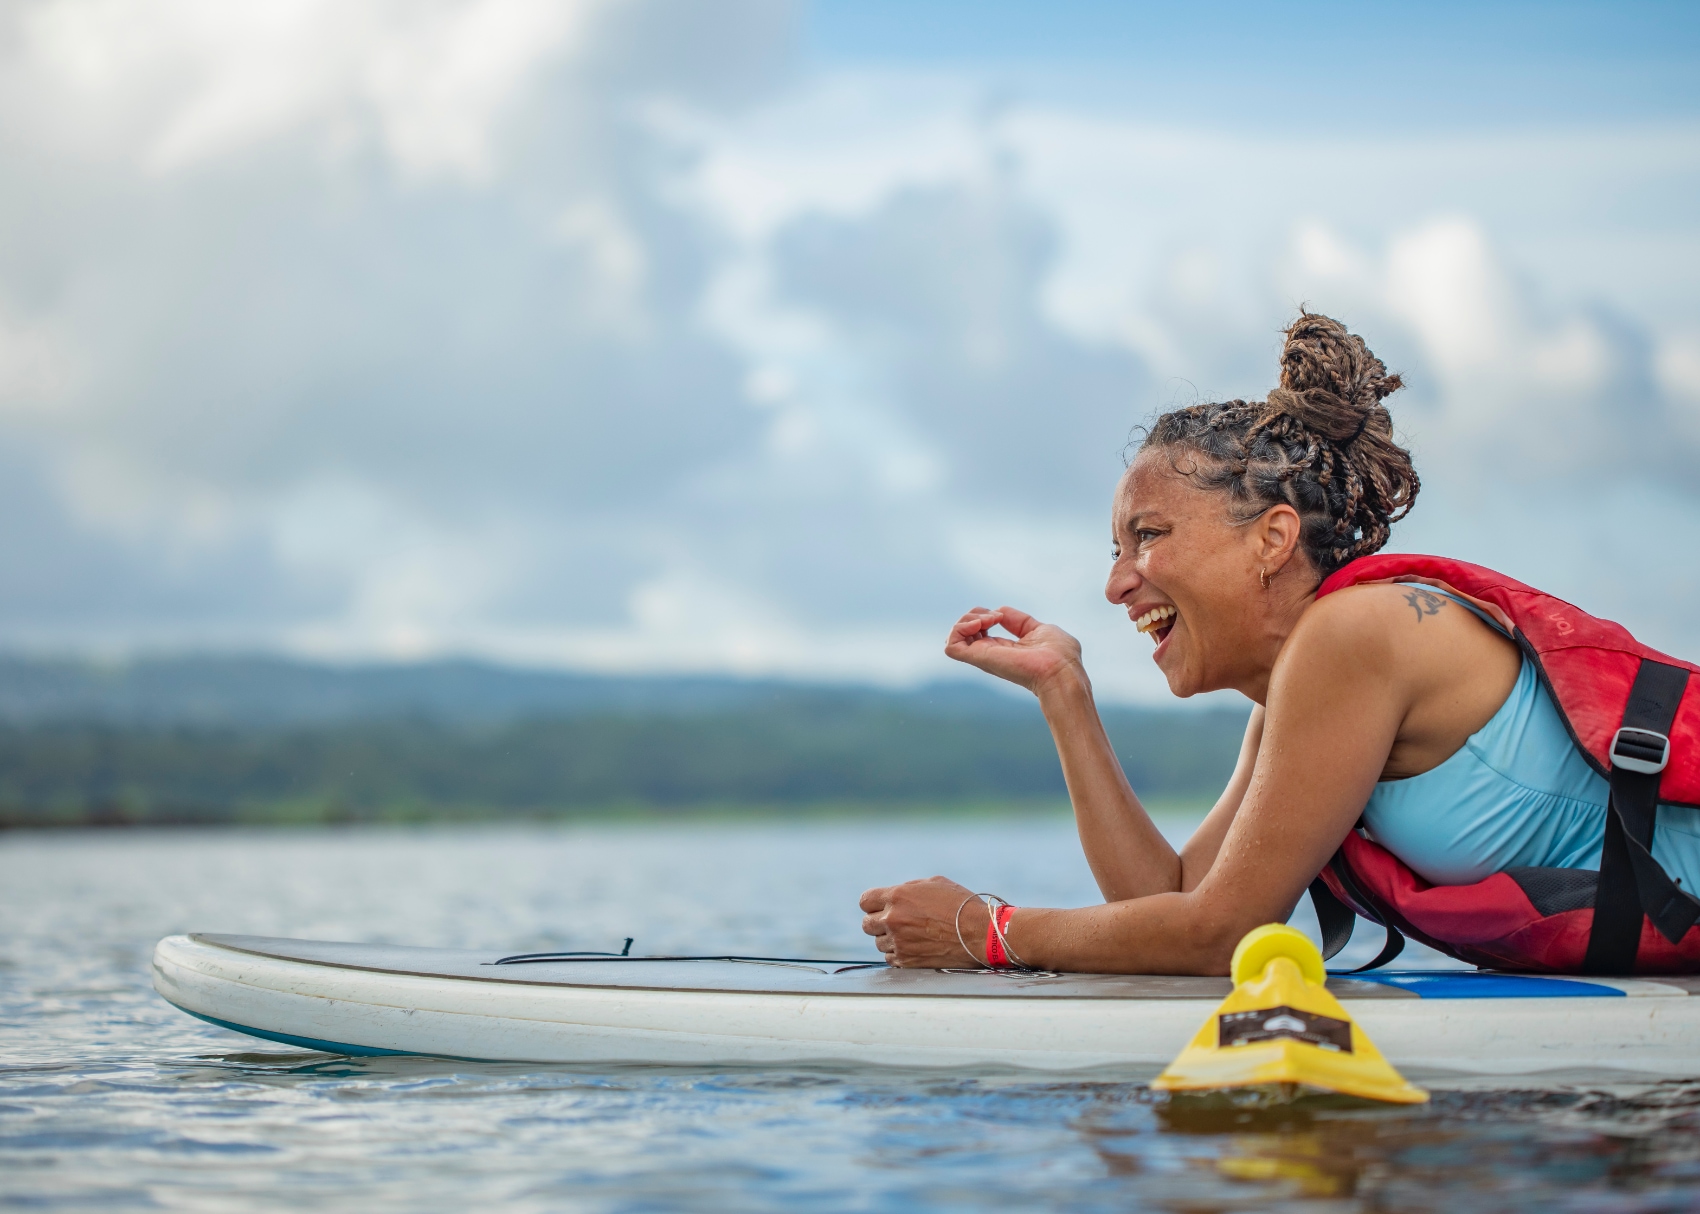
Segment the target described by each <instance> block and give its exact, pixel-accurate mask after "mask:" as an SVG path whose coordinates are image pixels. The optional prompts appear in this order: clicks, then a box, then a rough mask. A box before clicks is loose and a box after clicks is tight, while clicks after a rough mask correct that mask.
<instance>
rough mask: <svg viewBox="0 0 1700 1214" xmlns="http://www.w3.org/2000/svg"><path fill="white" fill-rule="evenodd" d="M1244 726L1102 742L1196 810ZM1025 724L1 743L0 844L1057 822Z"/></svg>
mask: <svg viewBox="0 0 1700 1214" xmlns="http://www.w3.org/2000/svg"><path fill="white" fill-rule="evenodd" d="M1244 724H1245V713H1244V712H1243V711H1237V710H1227V709H1223V710H1212V711H1206V712H1190V713H1180V712H1161V711H1145V710H1133V709H1122V710H1112V711H1109V712H1107V713H1106V725H1107V727H1108V729H1109V731H1110V735H1111V739H1112V741H1113V743H1114V745H1115V747H1116V749H1117V752H1118V754H1120V756H1121V758H1122V763H1123V765H1124V767H1125V768H1126V770H1127V773H1128V776H1129V778H1130V779H1131V780H1132V782H1133V784H1134V787H1135V788H1136V789H1138V790H1139V791H1140V792H1141V793H1142V794H1144V795H1146V796H1148V797H1151V798H1156V799H1167V800H1176V799H1189V800H1203V799H1208V798H1211V797H1214V796H1215V794H1216V793H1217V792H1218V791H1220V789H1221V787H1222V785H1223V783H1224V782H1225V781H1226V780H1227V778H1228V775H1229V773H1230V772H1231V770H1232V768H1233V763H1234V758H1235V755H1236V753H1237V749H1238V745H1239V738H1240V734H1241V733H1242V731H1243V729H1244ZM1065 796H1066V791H1065V789H1064V786H1063V782H1062V775H1061V771H1060V768H1059V766H1058V763H1057V758H1056V753H1055V750H1054V748H1053V746H1052V742H1051V738H1050V734H1049V732H1048V730H1047V729H1046V727H1045V724H1044V722H1043V720H1042V719H1041V718H1040V717H1039V716H1038V714H1037V712H1035V711H1032V710H1030V709H1028V708H1019V709H1013V708H1000V709H998V710H997V711H985V712H971V713H959V712H954V711H940V710H936V709H933V710H929V709H927V708H926V707H925V705H923V704H921V703H920V701H918V700H915V699H914V697H911V698H910V699H908V700H906V699H904V698H903V697H900V696H887V697H883V698H882V697H880V696H877V695H873V696H870V695H865V694H834V693H829V692H818V693H805V692H801V691H799V692H797V693H795V694H770V695H764V696H762V697H760V698H758V699H756V700H753V701H746V702H742V703H736V702H735V703H728V704H724V705H721V706H718V707H716V708H715V709H713V710H708V711H701V712H696V713H690V714H677V715H662V714H657V713H653V712H618V711H608V710H606V709H604V710H601V711H594V712H589V713H582V714H580V715H571V716H561V717H551V718H527V719H515V720H506V721H498V722H495V723H476V722H474V723H468V722H445V721H442V720H431V719H423V718H414V719H405V718H404V719H384V720H351V721H337V722H324V723H315V724H308V725H278V724H264V725H256V724H232V725H226V726H216V725H199V724H183V723H169V722H167V723H150V722H146V721H143V722H113V721H105V722H99V721H95V722H90V721H81V722H79V721H64V720H46V721H34V722H30V721H25V722H16V721H14V722H13V723H11V724H6V725H0V825H4V826H35V825H76V824H124V823H161V824H163V823H179V824H187V823H227V822H280V821H303V822H307V821H313V822H326V821H331V822H364V821H384V820H406V819H423V818H435V817H445V816H464V817H511V816H561V815H575V814H585V813H600V812H610V811H622V810H626V811H654V812H664V813H672V812H689V811H702V810H707V809H715V808H726V809H737V808H756V807H773V808H782V807H783V808H786V809H788V810H794V811H809V810H819V809H822V808H825V807H829V806H834V805H838V806H878V805H888V806H896V805H922V804H926V805H936V806H940V807H948V806H952V805H973V804H994V803H1001V804H1011V803H1040V802H1052V803H1058V802H1060V801H1061V800H1062V799H1063V798H1064V797H1065Z"/></svg>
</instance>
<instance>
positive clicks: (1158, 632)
mask: <svg viewBox="0 0 1700 1214" xmlns="http://www.w3.org/2000/svg"><path fill="white" fill-rule="evenodd" d="M1175 615H1176V612H1175V609H1174V608H1173V607H1169V606H1163V607H1153V608H1152V609H1151V610H1150V611H1147V612H1146V613H1145V614H1144V615H1142V616H1140V617H1139V618H1138V619H1137V620H1135V621H1134V622H1133V626H1134V627H1135V628H1137V629H1139V631H1141V632H1148V633H1151V634H1152V639H1153V640H1156V641H1161V640H1162V639H1163V637H1164V636H1166V635H1167V634H1168V631H1169V627H1170V622H1171V621H1172V620H1173V619H1174V618H1175Z"/></svg>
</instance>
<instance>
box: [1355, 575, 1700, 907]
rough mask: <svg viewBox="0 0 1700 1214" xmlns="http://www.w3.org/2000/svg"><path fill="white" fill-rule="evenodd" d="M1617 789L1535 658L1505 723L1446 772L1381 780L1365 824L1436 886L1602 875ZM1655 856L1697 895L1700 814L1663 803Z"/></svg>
mask: <svg viewBox="0 0 1700 1214" xmlns="http://www.w3.org/2000/svg"><path fill="white" fill-rule="evenodd" d="M1446 597H1448V598H1450V599H1452V600H1453V601H1454V602H1458V603H1460V605H1462V606H1463V607H1465V608H1467V609H1468V610H1470V611H1472V612H1475V614H1476V615H1478V616H1481V617H1482V618H1483V619H1484V620H1486V622H1487V623H1488V624H1489V625H1490V626H1491V627H1493V628H1494V630H1495V631H1498V632H1503V631H1504V630H1503V629H1501V628H1500V627H1499V625H1498V624H1496V623H1494V622H1493V621H1492V620H1489V619H1487V617H1486V616H1483V615H1482V613H1481V612H1480V611H1477V610H1476V608H1475V607H1473V606H1471V605H1470V604H1469V603H1466V602H1463V600H1461V599H1459V598H1457V596H1455V595H1447V596H1446ZM1610 791H1611V789H1610V785H1609V784H1608V783H1607V781H1606V778H1605V777H1604V776H1602V775H1600V774H1599V773H1598V772H1597V771H1595V770H1594V769H1593V768H1592V767H1591V766H1589V764H1588V761H1587V760H1586V759H1585V758H1583V757H1582V753H1581V751H1580V750H1578V749H1577V746H1576V743H1575V742H1573V741H1571V739H1570V734H1569V732H1568V731H1567V730H1566V729H1565V727H1564V719H1563V718H1562V717H1561V716H1559V713H1558V707H1557V706H1556V705H1555V704H1554V703H1553V702H1552V696H1551V694H1550V693H1548V691H1547V689H1546V688H1545V687H1544V686H1543V685H1542V684H1541V681H1540V677H1539V676H1538V675H1537V674H1536V673H1535V667H1534V663H1532V662H1531V661H1529V659H1528V658H1527V657H1526V656H1525V657H1524V659H1523V667H1522V669H1521V670H1520V671H1519V672H1518V674H1517V682H1516V684H1515V685H1514V686H1513V687H1512V688H1511V694H1510V695H1508V696H1507V697H1506V698H1505V703H1504V704H1502V705H1501V706H1500V709H1499V711H1498V712H1496V713H1494V715H1493V718H1492V719H1491V720H1489V721H1488V723H1487V724H1486V725H1484V726H1482V727H1481V729H1479V730H1477V731H1476V732H1475V733H1473V734H1471V735H1470V737H1469V738H1468V739H1467V740H1466V741H1465V742H1464V745H1463V746H1462V747H1460V748H1459V750H1458V752H1457V753H1456V754H1454V755H1453V756H1452V757H1451V758H1449V759H1447V760H1446V761H1445V762H1444V763H1442V764H1441V765H1440V766H1438V767H1436V768H1433V769H1432V770H1430V771H1425V772H1424V773H1423V774H1422V775H1420V776H1411V777H1410V778H1408V779H1404V780H1383V781H1382V782H1381V783H1379V784H1377V785H1376V786H1375V791H1374V792H1373V793H1371V794H1370V798H1369V803H1368V804H1367V805H1365V806H1364V814H1363V820H1364V826H1365V827H1366V828H1367V829H1368V831H1369V834H1370V836H1371V837H1372V838H1373V839H1374V840H1375V841H1376V842H1377V843H1380V844H1381V845H1382V846H1383V847H1385V848H1386V849H1387V850H1388V851H1390V852H1392V853H1393V854H1394V855H1396V856H1398V857H1399V859H1401V860H1403V861H1404V862H1405V863H1406V864H1407V865H1409V866H1410V867H1411V869H1412V870H1413V871H1415V872H1416V873H1417V874H1418V875H1419V876H1421V877H1422V878H1424V879H1425V880H1427V881H1430V882H1432V883H1434V884H1435V885H1468V884H1471V883H1472V882H1476V881H1480V880H1482V879H1483V878H1484V877H1488V876H1491V875H1492V874H1494V873H1497V872H1500V871H1502V870H1503V869H1507V868H1516V867H1520V866H1523V865H1530V866H1537V867H1543V868H1587V869H1595V870H1598V868H1599V867H1600V846H1601V843H1602V841H1603V839H1604V838H1605V824H1606V803H1607V799H1608V797H1609V795H1610ZM1653 856H1654V858H1655V859H1657V860H1658V861H1659V863H1661V864H1663V865H1664V866H1665V871H1666V872H1668V873H1670V875H1671V876H1672V877H1675V878H1680V879H1681V881H1682V885H1683V887H1684V888H1685V889H1694V888H1696V887H1697V885H1700V810H1695V809H1689V808H1685V807H1682V806H1676V805H1663V804H1661V805H1660V806H1659V815H1658V819H1657V825H1656V826H1655V828H1654V831H1653Z"/></svg>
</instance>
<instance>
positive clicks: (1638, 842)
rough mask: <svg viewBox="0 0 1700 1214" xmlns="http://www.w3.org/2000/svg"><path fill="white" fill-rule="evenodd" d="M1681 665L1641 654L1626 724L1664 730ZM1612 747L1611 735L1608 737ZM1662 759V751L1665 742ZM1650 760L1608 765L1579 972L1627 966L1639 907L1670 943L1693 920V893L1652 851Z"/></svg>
mask: <svg viewBox="0 0 1700 1214" xmlns="http://www.w3.org/2000/svg"><path fill="white" fill-rule="evenodd" d="M1688 673H1689V672H1688V671H1687V670H1685V669H1684V668H1682V667H1681V666H1670V665H1667V664H1666V663H1664V662H1655V661H1653V660H1652V659H1651V658H1643V659H1642V660H1641V665H1640V667H1639V668H1638V669H1637V670H1636V672H1635V683H1634V686H1632V687H1631V688H1630V691H1629V702H1628V703H1627V704H1626V705H1625V706H1624V710H1623V727H1622V729H1620V730H1619V731H1618V737H1619V738H1620V739H1621V738H1622V737H1623V735H1624V733H1625V732H1626V731H1631V732H1632V733H1634V734H1655V735H1659V736H1660V737H1661V738H1668V735H1669V734H1670V729H1671V724H1672V723H1673V722H1674V721H1675V720H1676V713H1677V708H1678V706H1679V705H1680V704H1681V702H1682V694H1683V690H1684V688H1685V687H1686V686H1687V684H1688ZM1613 745H1614V750H1615V748H1616V745H1617V743H1615V742H1614V744H1613ZM1664 758H1665V759H1668V758H1669V744H1668V742H1667V743H1666V747H1665V755H1664ZM1663 766H1664V764H1663V762H1661V763H1660V764H1659V768H1655V769H1653V770H1651V771H1649V770H1648V768H1650V767H1652V764H1650V763H1635V764H1633V765H1627V764H1618V763H1614V764H1613V765H1612V771H1611V802H1610V807H1609V808H1608V809H1607V811H1606V832H1605V839H1604V841H1603V843H1602V845H1601V848H1600V881H1599V886H1598V887H1597V890H1596V892H1595V895H1594V926H1593V929H1592V931H1591V933H1590V934H1589V937H1588V951H1587V954H1586V955H1585V956H1584V958H1583V961H1582V972H1583V973H1585V974H1632V973H1634V972H1635V955H1636V952H1637V951H1638V950H1639V948H1640V944H1641V919H1642V916H1643V915H1645V916H1646V917H1647V918H1648V919H1650V920H1651V921H1652V923H1653V926H1654V927H1656V928H1657V929H1658V930H1659V933H1660V934H1661V935H1663V936H1664V937H1665V939H1667V940H1669V941H1670V942H1671V943H1672V944H1675V943H1676V942H1677V941H1679V940H1681V939H1682V937H1683V936H1684V935H1685V934H1687V932H1688V929H1689V928H1691V927H1693V926H1694V923H1695V921H1696V920H1700V900H1697V899H1696V898H1695V897H1694V896H1693V895H1692V894H1690V893H1689V892H1688V891H1686V890H1684V889H1683V888H1682V887H1680V886H1679V885H1677V883H1676V882H1675V881H1673V880H1671V877H1670V874H1669V873H1667V872H1665V870H1664V866H1663V865H1661V864H1660V863H1659V862H1658V861H1657V860H1655V859H1654V858H1653V852H1652V846H1653V827H1654V825H1655V824H1656V820H1657V817H1658V812H1659V774H1658V771H1659V769H1662V767H1663Z"/></svg>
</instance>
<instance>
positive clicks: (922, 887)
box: [861, 877, 991, 969]
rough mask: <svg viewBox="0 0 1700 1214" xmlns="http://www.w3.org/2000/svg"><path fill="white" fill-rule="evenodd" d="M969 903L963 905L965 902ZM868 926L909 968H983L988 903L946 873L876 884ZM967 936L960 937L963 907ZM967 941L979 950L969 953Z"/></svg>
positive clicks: (891, 956) (869, 897)
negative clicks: (944, 874) (922, 878)
mask: <svg viewBox="0 0 1700 1214" xmlns="http://www.w3.org/2000/svg"><path fill="white" fill-rule="evenodd" d="M965 902H966V903H967V905H963V904H964V903H965ZM861 905H862V911H863V915H862V930H863V931H865V932H867V933H868V935H870V936H872V937H873V938H874V943H875V944H877V945H878V946H879V950H880V952H882V953H884V954H885V958H886V960H887V961H889V962H891V964H893V965H897V966H902V967H904V968H906V969H947V968H956V967H963V968H967V967H974V968H978V967H980V966H982V965H984V964H985V960H986V959H985V957H984V956H982V955H981V952H980V950H981V949H983V948H984V942H985V939H986V928H987V926H988V925H989V924H990V922H991V916H990V912H989V911H988V910H987V909H986V904H985V903H984V902H982V901H980V899H978V898H976V897H975V896H974V891H973V890H971V889H968V888H967V887H966V886H962V885H958V884H957V883H956V882H954V881H951V880H947V879H946V878H944V877H927V878H925V879H924V880H920V881H905V882H904V883H903V884H902V885H886V886H882V887H881V888H879V889H870V890H869V891H868V892H867V893H865V894H863V895H862V904H861ZM958 911H960V912H961V920H960V924H961V928H962V936H961V939H960V940H959V939H958V938H957V926H958V919H957V912H958ZM964 941H966V942H967V944H968V946H969V948H970V949H973V950H974V951H973V952H964V951H963V947H962V944H963V942H964Z"/></svg>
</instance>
